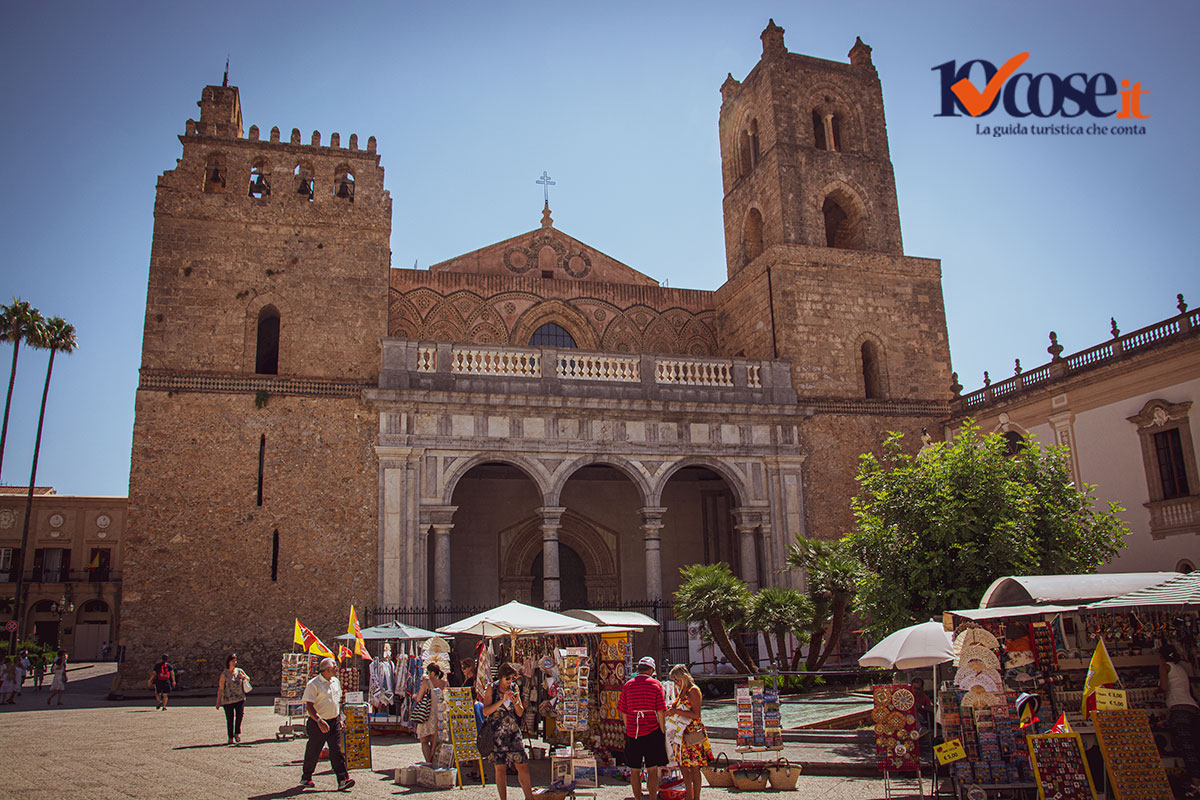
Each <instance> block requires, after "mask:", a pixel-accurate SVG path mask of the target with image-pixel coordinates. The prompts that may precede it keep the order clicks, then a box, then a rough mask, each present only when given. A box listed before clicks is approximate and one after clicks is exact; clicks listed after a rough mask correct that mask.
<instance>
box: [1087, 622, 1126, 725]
mask: <svg viewBox="0 0 1200 800" xmlns="http://www.w3.org/2000/svg"><path fill="white" fill-rule="evenodd" d="M1119 680H1120V679H1119V678H1118V677H1117V670H1116V668H1115V667H1114V666H1113V663H1112V659H1111V658H1109V657H1108V648H1107V647H1105V646H1104V639H1103V638H1101V639H1100V641H1098V642H1096V650H1095V652H1093V653H1092V662H1091V664H1089V665H1088V673H1087V679H1086V680H1085V681H1084V682H1083V702H1082V703H1081V706H1082V707H1081V708H1080V711H1082V712H1083V719H1084V721H1086V720H1087V719H1088V717H1090V716H1091V714H1092V712H1093V711H1095V710H1096V690H1097V689H1099V688H1101V687H1103V686H1108V687H1111V686H1112V685H1113V684H1115V683H1117V682H1118V681H1119Z"/></svg>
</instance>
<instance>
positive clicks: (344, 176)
mask: <svg viewBox="0 0 1200 800" xmlns="http://www.w3.org/2000/svg"><path fill="white" fill-rule="evenodd" d="M333 196H334V197H335V198H336V199H338V200H344V201H345V202H347V203H353V202H354V173H353V172H351V171H350V168H349V167H347V166H341V167H338V168H337V172H336V173H334V178H333Z"/></svg>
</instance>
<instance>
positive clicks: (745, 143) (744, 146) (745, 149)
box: [738, 131, 754, 175]
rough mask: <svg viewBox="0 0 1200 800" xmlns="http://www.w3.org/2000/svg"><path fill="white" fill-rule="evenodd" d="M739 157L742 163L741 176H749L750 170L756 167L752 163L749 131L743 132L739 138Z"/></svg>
mask: <svg viewBox="0 0 1200 800" xmlns="http://www.w3.org/2000/svg"><path fill="white" fill-rule="evenodd" d="M738 157H739V159H740V163H741V172H740V173H739V174H741V175H749V174H750V169H751V168H752V167H753V166H754V163H753V161H751V157H750V133H749V131H742V133H741V135H740V136H738Z"/></svg>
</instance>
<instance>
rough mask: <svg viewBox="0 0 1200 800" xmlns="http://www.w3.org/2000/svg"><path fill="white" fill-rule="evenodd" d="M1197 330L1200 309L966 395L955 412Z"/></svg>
mask: <svg viewBox="0 0 1200 800" xmlns="http://www.w3.org/2000/svg"><path fill="white" fill-rule="evenodd" d="M1197 330H1200V310H1193V311H1187V312H1184V313H1182V314H1179V315H1178V316H1175V317H1171V318H1170V319H1166V320H1163V321H1162V322H1158V323H1156V324H1154V325H1150V326H1148V327H1145V328H1142V329H1141V330H1136V331H1134V332H1133V333H1127V334H1125V335H1124V336H1119V337H1117V338H1114V339H1110V340H1109V341H1107V342H1104V343H1103V344H1098V345H1096V346H1095V347H1089V348H1088V349H1087V350H1082V351H1080V352H1078V353H1073V354H1071V355H1069V356H1066V357H1064V358H1057V359H1054V360H1053V361H1050V362H1049V363H1047V364H1043V365H1041V366H1039V367H1035V368H1033V369H1030V370H1027V371H1025V372H1022V373H1021V374H1019V375H1014V376H1013V377H1011V378H1007V379H1006V380H1002V381H997V382H996V383H993V384H990V385H988V386H985V387H983V388H982V389H977V390H976V391H974V392H971V393H969V394H964V395H963V396H962V397H960V398H958V400H957V401H955V404H954V406H955V410H957V411H967V410H970V409H972V408H975V407H976V406H981V405H984V404H986V403H990V402H992V401H993V400H998V399H1000V398H1003V397H1008V396H1010V395H1014V394H1018V393H1020V392H1023V391H1025V390H1026V389H1032V388H1034V387H1037V386H1040V385H1042V384H1045V383H1048V382H1049V381H1051V380H1054V379H1058V378H1062V377H1064V376H1066V375H1070V374H1072V373H1074V372H1078V371H1080V370H1084V369H1091V368H1092V367H1096V366H1099V365H1101V364H1107V363H1111V362H1113V361H1116V360H1117V359H1119V358H1123V357H1124V356H1126V355H1128V354H1130V353H1134V352H1137V351H1139V350H1144V349H1146V348H1149V347H1153V346H1155V345H1157V344H1159V343H1160V342H1163V341H1166V340H1168V339H1180V338H1183V337H1184V336H1188V335H1192V334H1193V333H1194V332H1195V331H1197Z"/></svg>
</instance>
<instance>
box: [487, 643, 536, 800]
mask: <svg viewBox="0 0 1200 800" xmlns="http://www.w3.org/2000/svg"><path fill="white" fill-rule="evenodd" d="M516 677H517V671H516V669H514V668H513V665H512V664H504V665H502V666H501V667H500V674H499V677H498V679H497V681H496V682H495V683H493V684H492V685H491V686H489V687H488V688H487V691H486V692H485V693H484V696H483V716H484V718H486V719H490V720H491V722H492V730H493V732H494V734H495V738H494V740H493V741H494V742H495V747H494V748H493V749H492V752H491V755H489V756H488V761H490V762H492V764H493V765H494V766H495V774H496V791H497V792H498V793H499V794H500V800H508V768H509V767H512V768H513V769H515V770H516V771H517V779H518V780H519V781H520V782H521V790H522V791H524V792H525V800H532V798H533V789H532V785H531V784H530V781H529V757H528V756H527V755H525V745H524V744H522V742H521V725H520V722H519V720H520V719H521V715H522V714H524V713H525V704H524V703H523V702H522V701H521V693H520V692H518V691H517V687H515V686H513V679H514V678H516Z"/></svg>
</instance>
